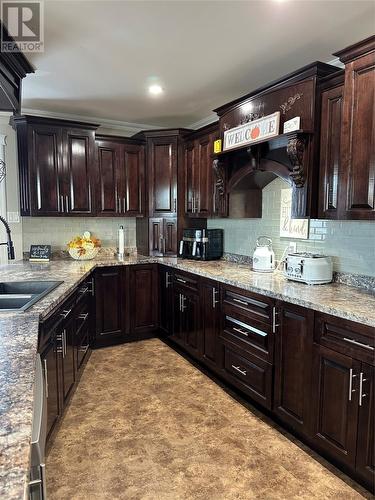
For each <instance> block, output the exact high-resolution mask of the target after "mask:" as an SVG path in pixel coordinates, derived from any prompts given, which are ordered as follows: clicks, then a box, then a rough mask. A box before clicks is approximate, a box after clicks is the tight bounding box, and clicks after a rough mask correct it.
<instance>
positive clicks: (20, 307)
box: [0, 281, 63, 312]
mask: <svg viewBox="0 0 375 500" xmlns="http://www.w3.org/2000/svg"><path fill="white" fill-rule="evenodd" d="M61 283H63V282H62V281H10V282H4V283H1V282H0V312H2V311H13V312H17V311H19V312H23V311H26V309H28V308H29V307H31V306H32V305H34V304H35V303H36V302H38V300H40V299H42V298H43V297H45V296H46V295H47V294H49V293H50V292H51V291H52V290H54V289H55V288H57V287H58V286H59V285H60V284H61Z"/></svg>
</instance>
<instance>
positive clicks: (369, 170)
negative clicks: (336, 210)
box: [341, 52, 375, 219]
mask: <svg viewBox="0 0 375 500" xmlns="http://www.w3.org/2000/svg"><path fill="white" fill-rule="evenodd" d="M374 79H375V52H371V53H369V54H367V55H364V56H362V57H359V58H358V59H355V60H354V61H351V62H349V63H348V64H346V66H345V92H344V120H343V129H342V141H341V143H342V165H343V198H342V204H343V210H342V214H341V216H342V217H343V218H346V219H374V218H375V182H374V179H375V113H374V97H375V86H374Z"/></svg>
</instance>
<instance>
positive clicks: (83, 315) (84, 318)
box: [78, 313, 89, 321]
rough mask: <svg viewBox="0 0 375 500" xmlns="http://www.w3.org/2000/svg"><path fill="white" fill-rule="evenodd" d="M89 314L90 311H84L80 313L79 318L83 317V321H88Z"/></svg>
mask: <svg viewBox="0 0 375 500" xmlns="http://www.w3.org/2000/svg"><path fill="white" fill-rule="evenodd" d="M88 315H89V313H86V314H84V313H82V314H79V315H78V319H83V321H86V320H87V318H88Z"/></svg>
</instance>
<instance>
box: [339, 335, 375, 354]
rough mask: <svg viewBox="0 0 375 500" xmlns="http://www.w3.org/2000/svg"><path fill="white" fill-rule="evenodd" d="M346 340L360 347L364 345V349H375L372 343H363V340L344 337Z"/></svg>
mask: <svg viewBox="0 0 375 500" xmlns="http://www.w3.org/2000/svg"><path fill="white" fill-rule="evenodd" d="M344 340H345V342H350V343H351V344H354V345H357V346H359V347H363V348H364V349H368V350H370V351H373V350H374V349H375V348H374V347H372V346H371V345H368V344H362V342H358V341H357V340H354V339H349V338H347V337H344Z"/></svg>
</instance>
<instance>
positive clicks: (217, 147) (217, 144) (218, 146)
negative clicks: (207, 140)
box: [214, 139, 221, 153]
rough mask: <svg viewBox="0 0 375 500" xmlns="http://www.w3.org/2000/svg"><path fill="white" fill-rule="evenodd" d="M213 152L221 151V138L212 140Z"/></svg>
mask: <svg viewBox="0 0 375 500" xmlns="http://www.w3.org/2000/svg"><path fill="white" fill-rule="evenodd" d="M214 153H221V139H217V140H216V141H215V142H214Z"/></svg>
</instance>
